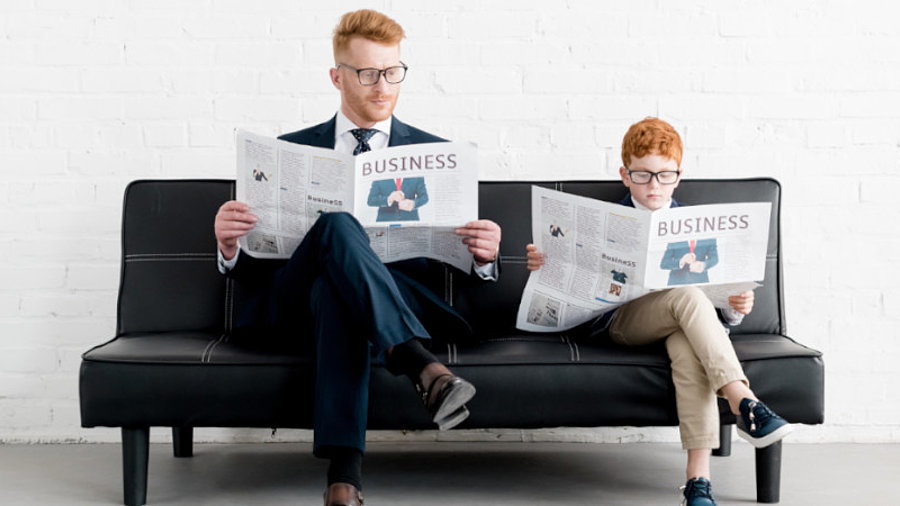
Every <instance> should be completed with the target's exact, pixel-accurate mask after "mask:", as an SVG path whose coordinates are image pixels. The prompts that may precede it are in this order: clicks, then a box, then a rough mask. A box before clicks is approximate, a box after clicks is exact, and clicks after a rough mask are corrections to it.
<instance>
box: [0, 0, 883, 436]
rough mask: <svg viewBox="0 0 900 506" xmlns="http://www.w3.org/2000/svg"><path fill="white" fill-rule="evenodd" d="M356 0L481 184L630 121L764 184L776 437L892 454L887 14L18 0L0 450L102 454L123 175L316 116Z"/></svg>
mask: <svg viewBox="0 0 900 506" xmlns="http://www.w3.org/2000/svg"><path fill="white" fill-rule="evenodd" d="M335 4H337V5H335ZM360 6H369V7H373V8H376V9H380V10H383V11H385V12H388V13H389V14H391V15H393V16H394V17H395V18H396V19H398V20H399V21H400V22H401V23H402V24H403V25H404V26H405V28H406V29H407V31H408V34H409V39H408V40H407V41H406V42H405V43H404V49H403V58H404V60H405V61H406V62H407V63H409V64H410V66H411V69H412V70H411V73H410V75H409V78H408V80H407V82H405V83H404V88H405V91H404V94H403V95H402V98H401V101H400V105H399V108H398V115H399V116H400V117H401V118H403V119H404V120H406V121H409V122H411V123H413V124H416V125H418V126H421V127H423V128H425V129H428V130H431V131H434V132H436V133H439V134H442V135H446V136H449V137H452V138H454V139H460V140H471V141H475V142H477V143H479V145H480V172H481V176H482V177H483V178H484V179H525V178H533V179H548V178H604V179H606V178H610V177H614V175H615V170H616V168H617V167H618V166H619V164H620V160H619V156H618V152H619V143H620V140H621V136H622V134H623V133H624V131H625V129H626V128H627V127H628V125H629V124H631V123H632V122H634V121H636V120H638V119H640V118H642V117H644V116H647V115H659V116H662V117H663V118H665V119H667V120H669V121H671V122H672V123H673V124H674V125H675V126H676V127H677V128H678V129H679V131H681V132H682V133H683V134H684V136H685V140H686V150H687V153H686V157H685V167H686V170H687V174H688V176H697V177H700V176H702V177H710V176H772V177H775V178H778V179H779V180H780V181H781V182H782V184H783V187H784V209H783V225H784V231H783V238H784V257H785V282H786V284H785V295H786V307H787V315H788V328H789V331H790V334H791V335H792V336H795V337H796V338H797V339H799V340H800V341H801V342H803V343H806V344H809V345H810V346H813V347H815V348H818V349H820V350H822V351H823V352H824V353H825V363H826V375H827V376H826V417H827V423H826V425H824V426H822V427H813V428H802V429H801V430H800V431H799V433H798V434H797V436H796V437H794V438H793V440H794V441H892V442H898V441H900V394H898V393H897V388H896V386H897V385H898V384H900V365H898V364H900V330H898V329H900V288H898V286H900V269H898V267H897V265H898V264H900V234H897V233H896V231H897V225H896V224H897V223H898V222H900V211H898V206H897V187H898V186H900V51H897V48H898V47H900V25H898V24H897V22H896V20H897V19H898V14H900V13H898V8H897V7H895V2H890V1H888V0H883V1H877V0H853V1H851V0H834V1H829V2H819V1H814V2H809V1H804V2H796V1H775V0H763V1H759V2H748V1H740V2H717V1H710V0H685V1H682V2H665V1H662V0H642V1H633V2H622V1H612V0H599V1H598V0H568V1H562V0H556V1H550V2H547V1H546V0H543V1H537V0H532V1H522V0H519V1H516V2H512V1H510V2H499V1H490V0H489V1H485V2H466V1H463V0H442V1H440V2H438V1H424V2H423V1H419V0H416V1H412V0H381V1H368V2H356V1H354V2H350V1H339V2H297V1H288V0H257V1H254V2H246V1H242V0H188V1H183V0H168V1H160V0H153V1H150V0H134V1H130V2H121V1H118V0H79V1H69V0H17V1H10V2H3V3H2V6H0V171H2V175H3V177H2V179H0V215H2V216H3V220H0V223H2V224H0V256H2V263H0V442H3V441H82V440H88V441H93V440H114V439H115V438H116V432H115V431H109V430H100V429H96V430H83V429H81V428H80V427H79V418H78V409H77V406H78V400H77V371H78V365H79V360H80V359H79V354H80V352H82V351H83V350H85V349H87V348H88V347H89V346H91V345H94V344H97V343H99V342H101V341H103V340H105V339H107V338H109V337H111V336H112V335H113V332H114V328H115V301H116V288H117V283H118V269H119V266H118V261H119V250H118V247H119V242H118V233H119V213H120V206H121V198H122V190H123V188H124V186H125V184H127V182H128V181H130V180H132V179H136V178H148V177H149V178H152V177H171V178H180V177H226V178H227V177H231V176H232V174H233V170H234V168H233V166H234V165H233V164H234V162H233V140H232V132H233V129H234V128H237V127H240V128H249V129H252V130H255V131H259V132H261V133H266V134H272V135H274V134H277V133H279V132H285V131H290V130H295V129H297V128H300V127H302V126H307V125H310V124H313V123H315V122H318V121H321V120H324V119H325V118H327V117H328V116H330V115H331V114H333V112H334V110H335V108H336V107H337V104H338V100H337V95H336V92H335V91H334V90H333V89H332V87H331V86H330V84H329V83H328V79H327V67H328V66H329V65H330V64H331V56H330V38H329V36H330V32H331V29H332V28H333V26H334V24H335V22H336V20H337V18H338V17H339V15H340V14H341V13H343V12H344V11H346V10H350V9H355V8H358V7H360ZM289 434H299V436H296V437H299V438H308V434H307V433H305V432H302V431H301V432H297V433H294V432H290V433H289ZM468 436H469V437H478V436H477V434H476V435H473V434H469V435H468ZM199 437H200V438H201V439H208V440H226V441H227V440H246V439H265V438H267V437H268V433H266V432H264V431H228V430H210V431H205V432H201V435H200V436H199ZM281 437H283V436H281ZM290 437H295V436H290ZM375 437H384V436H383V435H381V434H379V435H376V436H375ZM386 437H395V438H396V437H403V436H401V435H399V434H388V435H387V436H386ZM409 437H420V436H415V435H414V436H409ZM424 437H437V436H430V435H424ZM453 437H457V436H456V435H454V436H453ZM490 437H491V438H494V437H495V436H490ZM496 437H500V435H497V436H496ZM503 437H505V438H507V439H525V440H530V439H533V438H546V439H558V438H563V439H569V440H585V441H615V440H675V433H674V431H672V430H668V429H663V430H659V429H645V430H635V429H622V430H600V431H585V430H580V431H573V432H567V431H544V432H536V433H531V434H525V435H523V434H520V433H519V432H517V431H506V432H505V433H504V435H503Z"/></svg>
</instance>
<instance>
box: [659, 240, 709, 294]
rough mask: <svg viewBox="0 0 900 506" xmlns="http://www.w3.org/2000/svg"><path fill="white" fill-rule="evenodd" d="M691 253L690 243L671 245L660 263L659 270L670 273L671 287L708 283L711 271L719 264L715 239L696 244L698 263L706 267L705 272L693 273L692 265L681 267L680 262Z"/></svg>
mask: <svg viewBox="0 0 900 506" xmlns="http://www.w3.org/2000/svg"><path fill="white" fill-rule="evenodd" d="M690 252H691V246H690V243H689V242H688V241H678V242H673V243H669V245H668V246H667V247H666V252H665V254H664V255H663V257H662V260H661V261H660V263H659V268H660V269H663V270H667V271H669V282H668V284H669V286H675V285H689V284H692V283H708V282H709V273H708V272H707V271H708V270H709V269H711V268H712V267H714V266H715V265H716V264H717V263H719V254H718V248H717V247H716V240H715V239H700V240H698V241H697V242H696V243H694V252H693V253H694V255H696V256H697V261H698V262H703V263H704V264H706V265H705V267H704V269H703V272H691V268H690V265H687V264H685V265H684V266H683V267H679V265H678V264H679V262H680V261H681V258H682V257H683V256H684V255H687V254H688V253H690Z"/></svg>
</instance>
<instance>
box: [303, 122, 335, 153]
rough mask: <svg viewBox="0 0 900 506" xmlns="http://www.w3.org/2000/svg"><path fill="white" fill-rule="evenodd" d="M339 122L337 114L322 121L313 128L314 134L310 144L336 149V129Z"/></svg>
mask: <svg viewBox="0 0 900 506" xmlns="http://www.w3.org/2000/svg"><path fill="white" fill-rule="evenodd" d="M336 124H337V114H335V115H334V116H332V118H331V119H330V120H328V121H326V122H324V123H320V124H319V125H316V126H315V127H314V128H313V131H312V136H310V139H309V145H310V146H316V147H320V148H328V149H334V130H335V125H336Z"/></svg>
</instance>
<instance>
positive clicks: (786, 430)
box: [737, 424, 794, 448]
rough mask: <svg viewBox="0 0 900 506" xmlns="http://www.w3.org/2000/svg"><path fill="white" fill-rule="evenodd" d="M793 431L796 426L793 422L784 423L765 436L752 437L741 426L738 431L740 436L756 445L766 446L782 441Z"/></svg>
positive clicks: (757, 446) (758, 446)
mask: <svg viewBox="0 0 900 506" xmlns="http://www.w3.org/2000/svg"><path fill="white" fill-rule="evenodd" d="M793 431H794V426H793V425H791V424H786V425H782V426H781V427H779V428H778V430H775V431H774V432H772V433H771V434H767V435H766V436H765V437H751V436H750V434H748V433H746V432H744V431H743V430H741V429H740V428H738V430H737V433H738V436H741V438H743V439H744V440H745V441H747V442H748V443H750V444H751V445H753V446H754V447H756V448H765V447H767V446H771V445H773V444H775V443H777V442H779V441H781V440H782V439H784V437H785V436H787V435H788V434H790V433H791V432H793Z"/></svg>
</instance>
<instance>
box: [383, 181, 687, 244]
mask: <svg viewBox="0 0 900 506" xmlns="http://www.w3.org/2000/svg"><path fill="white" fill-rule="evenodd" d="M401 181H403V178H402V177H398V178H397V179H395V180H394V184H396V185H397V191H400V184H401V183H400V182H401ZM692 251H693V250H692Z"/></svg>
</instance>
